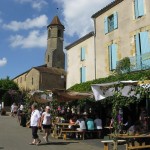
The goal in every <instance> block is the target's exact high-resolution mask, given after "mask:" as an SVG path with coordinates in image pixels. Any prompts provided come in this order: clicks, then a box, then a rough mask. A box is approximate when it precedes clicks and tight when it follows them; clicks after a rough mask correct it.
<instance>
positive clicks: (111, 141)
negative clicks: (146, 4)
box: [101, 140, 126, 150]
mask: <svg viewBox="0 0 150 150" xmlns="http://www.w3.org/2000/svg"><path fill="white" fill-rule="evenodd" d="M101 142H102V143H104V150H108V146H109V144H110V143H112V144H114V140H103V141H101ZM117 142H118V143H122V142H126V140H117Z"/></svg>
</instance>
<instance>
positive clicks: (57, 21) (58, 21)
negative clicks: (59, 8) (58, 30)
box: [48, 16, 64, 28]
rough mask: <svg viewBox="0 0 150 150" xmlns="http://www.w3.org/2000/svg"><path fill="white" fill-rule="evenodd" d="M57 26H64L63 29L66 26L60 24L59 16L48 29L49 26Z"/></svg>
mask: <svg viewBox="0 0 150 150" xmlns="http://www.w3.org/2000/svg"><path fill="white" fill-rule="evenodd" d="M55 25H57V26H62V27H63V28H64V26H63V25H62V23H61V22H60V20H59V18H58V16H55V17H54V18H53V20H52V22H51V23H50V24H49V25H48V27H49V26H55Z"/></svg>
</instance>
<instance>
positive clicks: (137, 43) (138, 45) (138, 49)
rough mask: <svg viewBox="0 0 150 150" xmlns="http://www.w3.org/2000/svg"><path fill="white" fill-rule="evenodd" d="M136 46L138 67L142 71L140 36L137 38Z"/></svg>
mask: <svg viewBox="0 0 150 150" xmlns="http://www.w3.org/2000/svg"><path fill="white" fill-rule="evenodd" d="M135 45H136V67H137V69H141V52H140V37H139V34H137V35H136V36H135Z"/></svg>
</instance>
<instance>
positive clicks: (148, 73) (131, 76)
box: [69, 70, 150, 92]
mask: <svg viewBox="0 0 150 150" xmlns="http://www.w3.org/2000/svg"><path fill="white" fill-rule="evenodd" d="M125 80H136V81H143V80H150V70H142V71H137V72H130V73H124V74H115V75H110V76H108V77H106V78H99V79H96V80H92V81H87V82H84V83H80V84H75V85H74V86H72V87H71V88H70V89H69V90H71V91H77V92H91V91H92V89H91V85H92V84H101V83H110V82H116V81H125Z"/></svg>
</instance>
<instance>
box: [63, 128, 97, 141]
mask: <svg viewBox="0 0 150 150" xmlns="http://www.w3.org/2000/svg"><path fill="white" fill-rule="evenodd" d="M67 133H79V134H80V135H81V137H82V140H84V139H85V134H86V133H99V131H98V130H88V131H87V130H85V131H78V130H70V129H66V130H62V131H61V134H63V139H64V140H66V139H67Z"/></svg>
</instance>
